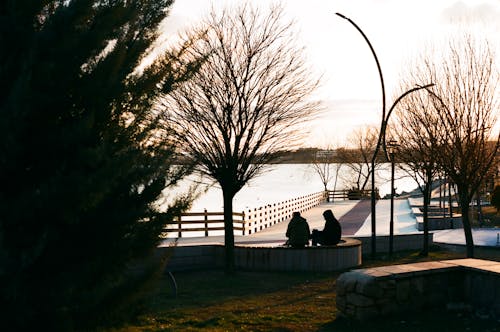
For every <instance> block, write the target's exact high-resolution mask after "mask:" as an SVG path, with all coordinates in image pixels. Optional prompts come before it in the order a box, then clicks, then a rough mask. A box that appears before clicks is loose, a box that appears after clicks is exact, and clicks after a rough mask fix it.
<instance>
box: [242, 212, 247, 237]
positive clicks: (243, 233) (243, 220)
mask: <svg viewBox="0 0 500 332" xmlns="http://www.w3.org/2000/svg"><path fill="white" fill-rule="evenodd" d="M241 214H243V215H242V216H241V228H242V234H241V235H245V225H246V224H245V211H241Z"/></svg>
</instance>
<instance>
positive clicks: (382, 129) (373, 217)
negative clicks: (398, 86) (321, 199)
mask: <svg viewBox="0 0 500 332" xmlns="http://www.w3.org/2000/svg"><path fill="white" fill-rule="evenodd" d="M335 15H337V16H339V17H341V18H343V19H344V20H346V21H348V22H349V23H351V24H352V25H353V26H354V27H355V28H356V30H358V31H359V33H360V34H361V35H362V36H363V38H364V39H365V41H366V43H367V44H368V46H369V47H370V50H371V52H372V55H373V58H374V59H375V63H376V64H377V69H378V74H379V77H380V87H381V89H382V123H381V124H380V132H379V136H378V141H377V145H376V146H375V150H374V151H373V156H372V160H371V165H370V167H371V172H372V174H371V255H372V257H373V258H375V256H376V253H377V246H376V241H377V235H376V208H375V204H376V203H377V202H376V193H375V160H376V159H377V155H378V152H379V150H380V146H381V145H383V146H384V151H385V153H386V154H387V146H386V141H385V131H386V128H387V123H388V121H389V117H390V116H391V114H392V111H393V110H394V109H395V108H396V105H397V104H398V103H399V102H400V101H401V100H402V99H403V98H404V97H406V96H407V95H409V94H410V93H412V92H415V91H418V90H420V89H427V91H429V92H430V93H431V91H430V90H429V88H430V87H431V86H433V85H434V84H433V83H431V84H427V85H423V86H417V87H415V88H412V89H409V90H408V91H406V92H405V93H403V94H402V95H400V96H399V97H398V98H397V99H396V101H394V103H393V104H392V106H391V108H390V109H389V111H388V112H387V114H386V105H385V102H386V101H385V85H384V77H383V75H382V68H381V67H380V63H379V61H378V58H377V54H376V53H375V49H374V48H373V46H372V44H371V43H370V40H369V39H368V37H366V35H365V33H364V32H363V30H361V28H360V27H358V25H357V24H356V23H354V22H353V21H352V20H351V19H350V18H348V17H346V16H344V15H342V14H340V13H335Z"/></svg>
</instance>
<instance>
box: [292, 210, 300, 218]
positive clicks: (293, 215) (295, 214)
mask: <svg viewBox="0 0 500 332" xmlns="http://www.w3.org/2000/svg"><path fill="white" fill-rule="evenodd" d="M292 217H300V212H299V211H295V212H294V213H293V214H292Z"/></svg>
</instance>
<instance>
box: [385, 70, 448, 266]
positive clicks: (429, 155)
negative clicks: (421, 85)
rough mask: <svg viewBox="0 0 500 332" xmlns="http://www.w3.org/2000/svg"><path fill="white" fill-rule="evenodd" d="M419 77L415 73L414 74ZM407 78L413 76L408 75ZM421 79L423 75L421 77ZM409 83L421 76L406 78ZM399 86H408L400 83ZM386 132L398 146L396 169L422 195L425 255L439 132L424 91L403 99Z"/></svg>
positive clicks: (437, 167) (426, 252)
mask: <svg viewBox="0 0 500 332" xmlns="http://www.w3.org/2000/svg"><path fill="white" fill-rule="evenodd" d="M418 74H422V73H419V72H417V73H416V75H417V76H418ZM410 76H413V75H411V74H410ZM424 76H425V75H424ZM410 79H411V81H412V82H415V81H420V80H421V79H424V80H425V79H426V78H425V77H424V78H421V77H412V78H410ZM403 85H408V84H405V83H403ZM395 116H396V117H395V118H393V119H392V121H391V122H390V126H389V133H390V136H391V137H392V138H394V139H395V140H396V141H397V142H398V144H399V148H398V149H397V160H398V166H399V168H400V169H402V170H403V171H404V172H405V173H406V174H408V175H409V176H410V177H411V178H413V180H415V182H417V184H418V188H419V189H420V191H421V192H422V195H423V209H424V210H423V226H424V242H423V249H422V252H421V255H423V256H427V255H428V253H429V217H428V215H429V213H428V211H429V205H430V199H431V191H432V183H433V181H434V179H435V178H436V176H437V175H438V172H439V171H440V169H439V166H438V164H437V153H438V148H437V145H438V141H439V136H440V135H441V133H442V128H441V127H440V126H441V123H440V121H439V119H438V115H437V114H436V112H435V110H434V108H433V105H432V102H431V101H430V100H429V98H428V93H427V91H425V90H422V91H418V92H415V93H413V94H410V95H408V96H406V98H405V99H403V100H402V101H401V102H400V103H399V105H398V108H397V109H396V114H395Z"/></svg>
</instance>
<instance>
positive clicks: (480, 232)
mask: <svg viewBox="0 0 500 332" xmlns="http://www.w3.org/2000/svg"><path fill="white" fill-rule="evenodd" d="M327 209H331V210H332V211H333V214H334V215H335V217H337V219H339V221H340V224H341V226H342V235H343V236H350V235H351V236H352V235H354V236H369V235H371V216H370V214H371V211H370V210H371V207H370V201H369V200H367V201H336V202H334V203H323V204H321V205H319V206H316V207H314V208H312V209H310V210H308V211H305V212H303V213H302V216H303V217H304V218H306V220H307V222H308V223H309V228H310V229H311V231H312V230H313V229H319V230H322V229H323V227H324V224H325V221H324V219H323V211H325V210H327ZM376 213H377V214H376V234H377V235H388V234H389V222H390V200H388V199H387V200H384V199H383V200H378V201H377V205H376ZM287 226H288V221H285V222H281V223H279V224H276V225H274V226H272V227H269V228H266V229H264V230H262V231H260V232H257V233H254V234H251V235H246V236H241V235H236V236H235V242H236V243H238V244H257V243H259V244H269V245H279V244H283V243H285V241H286V236H285V233H286V229H287ZM410 233H420V232H419V231H418V230H417V228H416V220H415V217H414V216H413V213H412V212H411V208H410V205H409V203H408V200H407V199H401V200H399V199H396V200H395V201H394V234H396V235H397V234H410ZM433 233H434V242H440V243H448V244H463V243H465V237H464V232H463V229H454V230H442V231H434V232H433ZM473 237H474V244H476V245H488V246H500V229H498V228H491V229H474V230H473ZM497 238H498V240H497ZM173 241H174V239H168V240H165V241H164V243H163V244H161V245H160V246H168V245H170V244H171V243H172V242H173ZM223 243H224V236H223V235H220V236H209V237H183V238H180V239H178V244H179V245H203V244H223Z"/></svg>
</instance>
